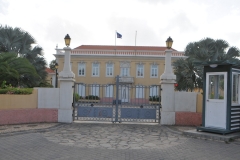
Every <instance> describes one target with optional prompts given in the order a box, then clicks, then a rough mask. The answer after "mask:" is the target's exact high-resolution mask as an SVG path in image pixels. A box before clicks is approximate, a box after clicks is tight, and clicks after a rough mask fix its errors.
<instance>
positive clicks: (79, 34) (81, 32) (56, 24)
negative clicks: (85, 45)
mask: <svg viewBox="0 0 240 160" xmlns="http://www.w3.org/2000/svg"><path fill="white" fill-rule="evenodd" d="M46 33H47V34H48V35H46V38H47V39H49V40H51V41H53V42H55V43H58V42H59V41H60V43H61V42H63V39H64V36H65V35H66V34H69V35H70V37H71V39H72V44H73V45H72V46H73V47H77V46H79V45H81V40H83V39H84V41H89V40H90V38H89V37H93V35H92V33H91V32H90V31H88V29H87V28H84V27H83V26H81V25H79V24H77V23H74V22H70V21H68V20H64V19H61V18H60V17H52V18H50V19H49V22H48V26H46ZM49 35H51V36H50V37H49Z"/></svg>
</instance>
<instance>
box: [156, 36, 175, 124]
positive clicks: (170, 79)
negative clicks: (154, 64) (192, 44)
mask: <svg viewBox="0 0 240 160" xmlns="http://www.w3.org/2000/svg"><path fill="white" fill-rule="evenodd" d="M172 44H173V40H172V38H171V37H169V38H168V39H167V41H166V47H167V49H166V50H165V70H164V73H163V74H162V75H161V76H160V80H161V82H160V84H161V89H162V90H161V104H162V111H161V124H162V125H174V124H175V93H174V84H175V83H176V75H174V73H173V71H172V65H171V57H172V49H171V48H172Z"/></svg>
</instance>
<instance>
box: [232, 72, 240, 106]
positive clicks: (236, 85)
mask: <svg viewBox="0 0 240 160" xmlns="http://www.w3.org/2000/svg"><path fill="white" fill-rule="evenodd" d="M238 93H239V74H233V77H232V104H235V105H236V104H239V94H238Z"/></svg>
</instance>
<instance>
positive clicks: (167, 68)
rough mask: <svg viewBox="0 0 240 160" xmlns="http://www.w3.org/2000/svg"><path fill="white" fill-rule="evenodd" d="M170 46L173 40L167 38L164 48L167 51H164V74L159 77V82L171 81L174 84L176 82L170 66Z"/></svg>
mask: <svg viewBox="0 0 240 160" xmlns="http://www.w3.org/2000/svg"><path fill="white" fill-rule="evenodd" d="M172 44H173V40H172V38H171V37H169V38H168V39H167V40H166V47H167V49H166V50H165V53H166V57H165V70H164V73H163V74H162V75H161V77H160V79H161V81H166V80H167V81H168V82H169V81H173V82H174V83H175V80H176V75H174V74H173V71H172V65H171V57H172V49H171V48H172Z"/></svg>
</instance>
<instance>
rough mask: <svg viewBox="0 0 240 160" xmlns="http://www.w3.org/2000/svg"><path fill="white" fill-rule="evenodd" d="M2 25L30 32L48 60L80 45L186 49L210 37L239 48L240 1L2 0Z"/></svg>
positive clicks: (0, 20) (0, 14) (0, 7)
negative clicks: (119, 36) (169, 45)
mask: <svg viewBox="0 0 240 160" xmlns="http://www.w3.org/2000/svg"><path fill="white" fill-rule="evenodd" d="M0 25H9V26H12V27H20V28H22V29H23V30H25V31H28V32H29V33H30V34H31V35H32V36H33V37H34V38H35V39H36V40H37V43H38V45H40V46H41V47H43V49H44V56H45V58H46V60H47V62H48V63H49V62H50V61H51V60H53V59H54V58H55V57H54V56H53V54H55V48H56V45H57V44H58V47H59V48H63V47H64V37H65V35H66V34H67V33H68V34H69V35H70V37H71V38H72V41H71V46H70V47H71V48H75V47H78V46H80V45H115V30H117V31H118V32H119V33H120V34H122V39H117V45H135V33H136V31H137V46H165V41H166V39H167V38H168V36H171V37H172V39H173V41H174V43H173V48H175V49H176V50H179V51H184V49H185V47H186V45H187V44H188V43H189V42H193V41H199V40H201V39H203V38H205V37H210V38H213V39H224V40H226V41H227V42H228V43H229V44H230V46H236V47H238V48H240V0H0Z"/></svg>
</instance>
